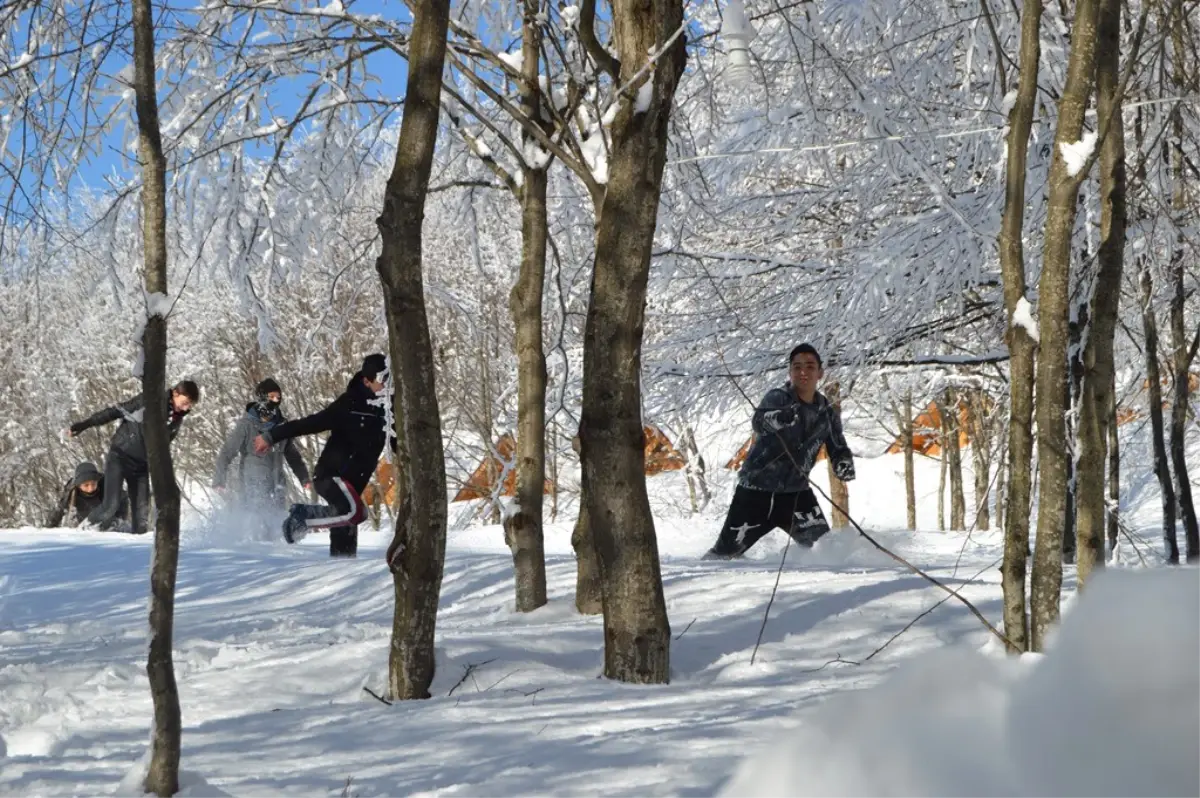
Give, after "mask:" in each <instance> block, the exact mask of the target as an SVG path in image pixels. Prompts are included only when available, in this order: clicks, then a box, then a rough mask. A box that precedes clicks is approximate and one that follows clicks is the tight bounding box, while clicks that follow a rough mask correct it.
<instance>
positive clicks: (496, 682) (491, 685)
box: [483, 668, 525, 693]
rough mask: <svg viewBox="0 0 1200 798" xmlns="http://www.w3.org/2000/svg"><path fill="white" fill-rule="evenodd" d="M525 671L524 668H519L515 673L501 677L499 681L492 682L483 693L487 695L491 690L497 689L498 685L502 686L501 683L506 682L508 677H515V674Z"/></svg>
mask: <svg viewBox="0 0 1200 798" xmlns="http://www.w3.org/2000/svg"><path fill="white" fill-rule="evenodd" d="M523 670H525V669H524V668H517V669H516V670H515V671H509V672H508V673H506V674H504V675H503V676H501V677H500V678H499V679H497V680H496V681H494V682H492V683H491V684H489V685H488V686H487V687H485V688H483V692H485V693H486V692H487V691H488V690H491V689H492V688H493V687H495V686H496V685H498V684H500V683H501V682H503V681H504V680H505V679H507V678H508V677H510V676H512V675H514V674H517V673H520V672H521V671H523Z"/></svg>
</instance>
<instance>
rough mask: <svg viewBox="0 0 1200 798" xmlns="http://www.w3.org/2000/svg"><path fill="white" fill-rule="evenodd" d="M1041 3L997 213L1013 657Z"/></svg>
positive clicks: (1023, 492)
mask: <svg viewBox="0 0 1200 798" xmlns="http://www.w3.org/2000/svg"><path fill="white" fill-rule="evenodd" d="M1041 21H1042V2H1041V0H1026V2H1025V3H1024V5H1023V6H1022V8H1021V52H1020V59H1021V60H1020V73H1019V77H1018V83H1017V98H1016V102H1014V103H1013V107H1012V110H1011V111H1010V112H1009V117H1008V123H1009V129H1008V160H1007V163H1006V166H1005V184H1004V213H1003V216H1002V217H1001V223H1000V270H1001V273H1002V275H1003V280H1004V308H1005V312H1006V313H1007V314H1008V331H1007V341H1008V352H1009V358H1010V360H1009V389H1010V396H1009V417H1008V481H1007V487H1006V491H1005V493H1006V495H1005V511H1004V561H1003V564H1002V565H1001V569H1000V570H1001V573H1002V580H1001V582H1002V588H1003V591H1004V636H1005V637H1007V638H1008V640H1009V641H1010V643H1011V644H1012V648H1013V649H1014V651H1026V650H1028V648H1029V616H1028V614H1027V612H1026V605H1025V572H1026V558H1027V555H1026V552H1027V551H1028V547H1029V502H1030V495H1031V493H1032V481H1033V466H1032V464H1033V425H1032V420H1033V378H1034V356H1035V351H1036V347H1037V344H1036V342H1035V340H1034V339H1033V337H1032V336H1031V334H1030V331H1029V330H1027V329H1025V327H1024V326H1022V325H1020V324H1016V323H1015V322H1014V314H1015V313H1016V312H1017V308H1018V305H1019V304H1020V303H1021V302H1024V301H1027V300H1026V298H1025V291H1026V282H1025V252H1024V229H1025V179H1026V170H1027V164H1028V153H1029V133H1030V130H1031V129H1032V127H1033V114H1034V107H1035V103H1036V101H1037V91H1038V86H1037V81H1038V68H1039V66H1038V62H1039V60H1040V59H1041Z"/></svg>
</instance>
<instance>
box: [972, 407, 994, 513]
mask: <svg viewBox="0 0 1200 798" xmlns="http://www.w3.org/2000/svg"><path fill="white" fill-rule="evenodd" d="M987 405H988V402H987V394H985V393H984V392H983V391H982V390H973V391H971V392H970V394H969V395H968V400H967V412H968V415H967V419H968V423H967V431H968V434H969V435H970V438H971V453H972V456H973V459H974V461H975V523H974V528H975V529H979V530H984V531H986V530H987V529H989V528H990V527H991V522H992V512H991V508H990V506H989V505H990V501H991V476H992V435H991V425H990V424H988V423H987V420H988V407H987Z"/></svg>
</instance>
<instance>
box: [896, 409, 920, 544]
mask: <svg viewBox="0 0 1200 798" xmlns="http://www.w3.org/2000/svg"><path fill="white" fill-rule="evenodd" d="M900 435H901V445H902V446H903V447H904V505H905V516H906V519H907V521H908V528H909V529H913V530H915V529H916V528H917V477H916V463H915V462H914V461H915V459H916V458H915V456H914V452H913V448H914V447H913V401H912V391H908V392H907V393H905V394H904V418H903V420H902V422H901V426H900Z"/></svg>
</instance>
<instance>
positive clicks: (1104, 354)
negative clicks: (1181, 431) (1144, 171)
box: [1075, 0, 1126, 590]
mask: <svg viewBox="0 0 1200 798" xmlns="http://www.w3.org/2000/svg"><path fill="white" fill-rule="evenodd" d="M1097 36H1098V38H1099V46H1098V50H1097V56H1096V99H1097V111H1098V122H1099V126H1100V128H1101V129H1107V130H1108V134H1107V135H1106V136H1105V138H1104V142H1103V143H1102V144H1101V148H1100V249H1099V252H1098V253H1097V261H1098V262H1097V272H1096V278H1095V283H1094V287H1093V290H1092V306H1091V310H1090V312H1089V313H1088V324H1089V327H1088V334H1087V342H1086V344H1085V345H1084V348H1083V354H1082V357H1083V368H1084V374H1083V385H1082V394H1081V396H1080V398H1079V431H1078V445H1079V462H1078V467H1077V471H1076V474H1075V508H1076V512H1075V524H1076V527H1075V536H1076V555H1075V556H1076V560H1075V561H1076V571H1077V574H1078V576H1077V579H1078V586H1079V589H1081V590H1082V589H1084V588H1085V587H1086V585H1087V582H1088V580H1089V578H1090V577H1091V573H1092V571H1093V570H1095V569H1096V568H1102V567H1104V560H1105V557H1104V533H1105V524H1106V516H1105V505H1106V501H1105V494H1106V490H1105V488H1106V484H1105V483H1106V482H1107V476H1108V475H1107V467H1108V462H1107V460H1108V443H1109V430H1108V425H1109V423H1110V422H1111V420H1112V411H1111V406H1112V402H1113V397H1112V386H1113V375H1114V371H1115V368H1114V363H1113V337H1114V336H1115V334H1116V329H1117V311H1118V305H1119V302H1120V297H1121V292H1120V291H1119V290H1117V287H1118V286H1120V285H1121V273H1122V271H1123V269H1124V265H1125V219H1126V211H1125V132H1124V124H1123V123H1122V121H1121V102H1120V98H1119V97H1118V91H1119V89H1120V82H1121V74H1120V68H1121V65H1120V51H1121V0H1100V17H1099V22H1098V25H1097Z"/></svg>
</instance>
